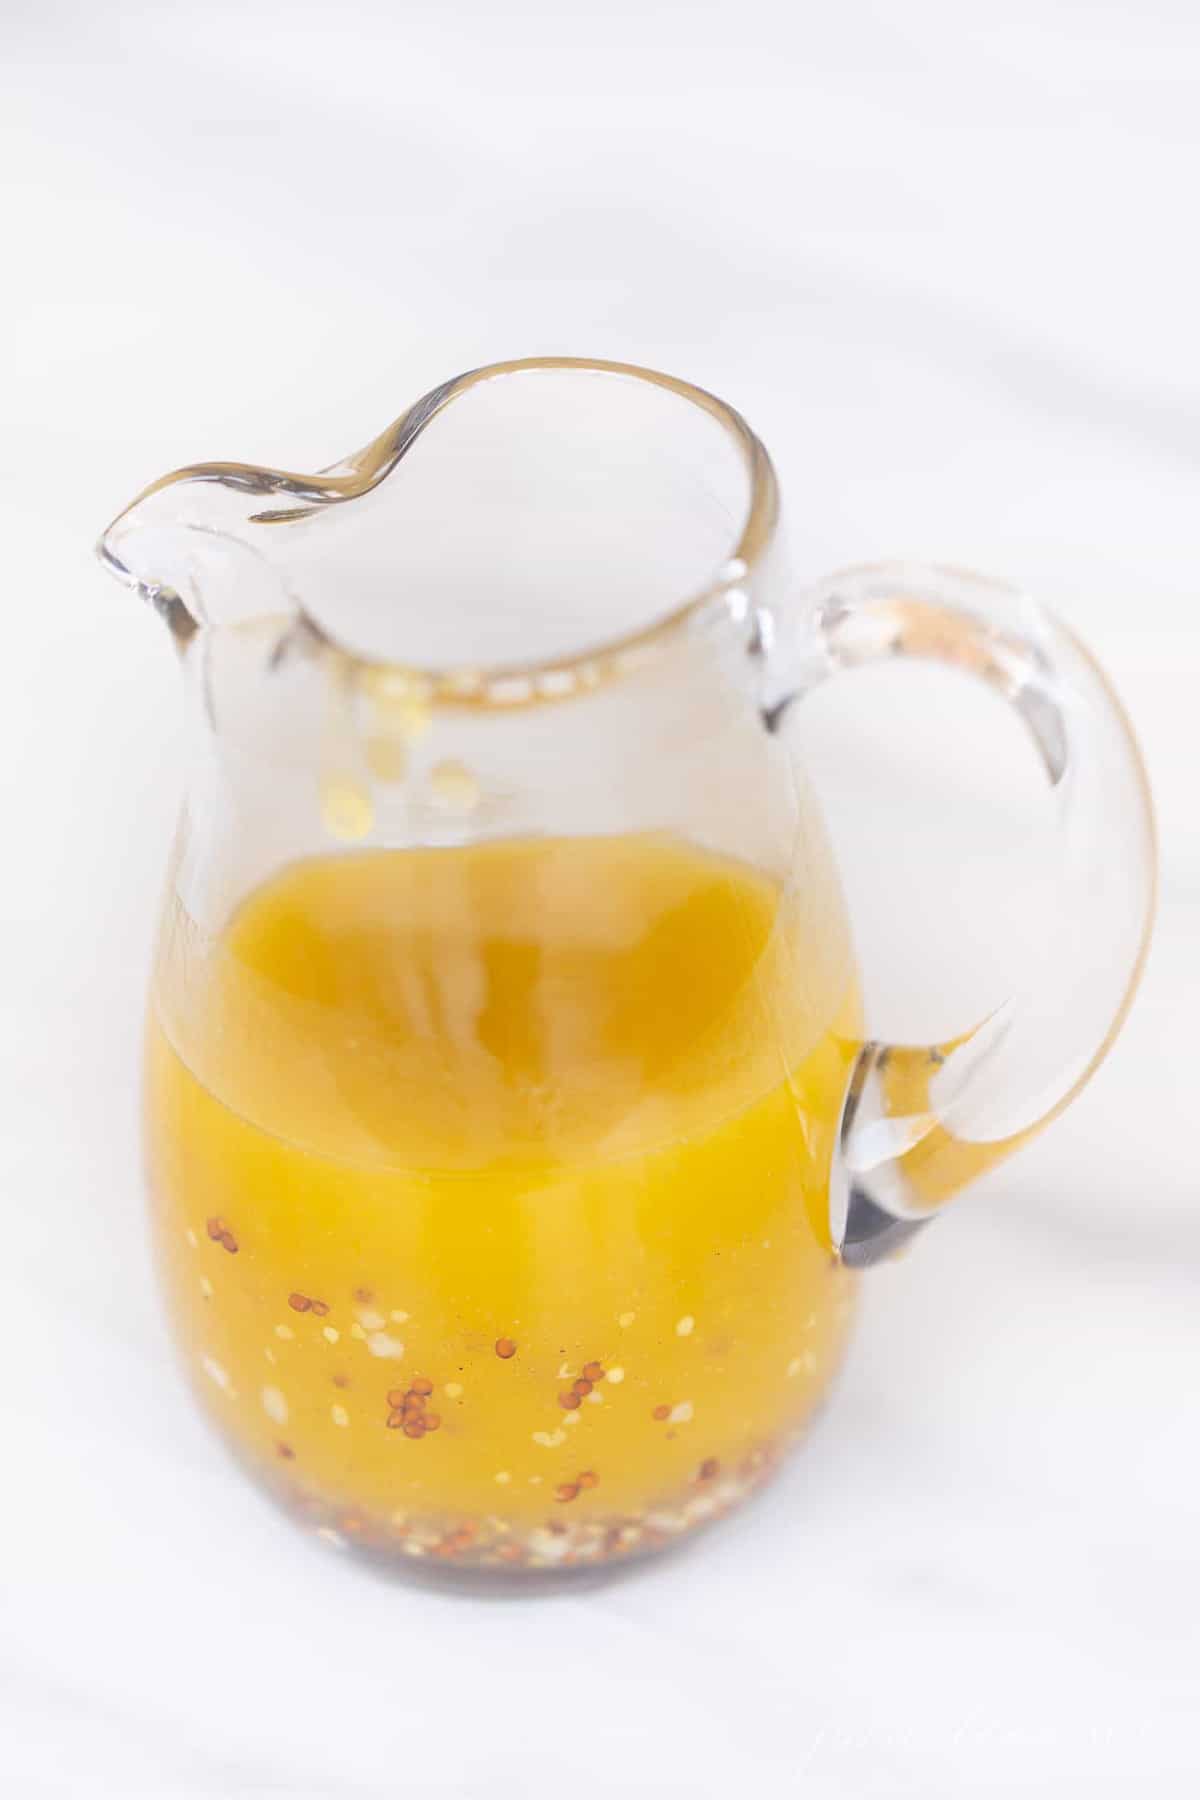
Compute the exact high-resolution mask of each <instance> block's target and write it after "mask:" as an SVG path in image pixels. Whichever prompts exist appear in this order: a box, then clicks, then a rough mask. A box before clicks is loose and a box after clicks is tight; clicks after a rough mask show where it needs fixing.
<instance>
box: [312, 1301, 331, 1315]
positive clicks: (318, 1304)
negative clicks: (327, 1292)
mask: <svg viewBox="0 0 1200 1800" xmlns="http://www.w3.org/2000/svg"><path fill="white" fill-rule="evenodd" d="M309 1305H310V1306H311V1307H312V1309H313V1312H314V1313H315V1314H316V1316H317V1318H318V1319H323V1318H324V1317H325V1314H326V1313H327V1312H328V1311H329V1302H328V1300H310V1301H309Z"/></svg>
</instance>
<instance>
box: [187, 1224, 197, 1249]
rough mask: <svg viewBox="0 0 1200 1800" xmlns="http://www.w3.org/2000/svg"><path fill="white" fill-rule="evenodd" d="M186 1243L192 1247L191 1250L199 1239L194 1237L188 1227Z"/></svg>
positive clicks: (193, 1233)
mask: <svg viewBox="0 0 1200 1800" xmlns="http://www.w3.org/2000/svg"><path fill="white" fill-rule="evenodd" d="M187 1241H188V1243H189V1244H190V1245H191V1246H192V1249H193V1250H194V1249H195V1248H196V1246H197V1245H198V1244H199V1242H200V1239H199V1238H198V1237H197V1236H196V1234H195V1232H194V1231H193V1230H192V1228H191V1226H190V1225H189V1226H188V1228H187Z"/></svg>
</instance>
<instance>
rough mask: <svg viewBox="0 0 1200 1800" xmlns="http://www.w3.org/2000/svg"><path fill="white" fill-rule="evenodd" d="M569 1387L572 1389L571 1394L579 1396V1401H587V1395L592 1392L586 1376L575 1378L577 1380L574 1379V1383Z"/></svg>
mask: <svg viewBox="0 0 1200 1800" xmlns="http://www.w3.org/2000/svg"><path fill="white" fill-rule="evenodd" d="M571 1387H572V1390H573V1392H574V1393H576V1394H578V1395H579V1398H580V1399H581V1400H586V1399H587V1397H588V1395H589V1394H590V1393H591V1391H592V1384H591V1382H590V1381H589V1380H588V1379H587V1377H586V1375H580V1376H578V1377H577V1378H576V1380H574V1381H573V1382H572V1383H571Z"/></svg>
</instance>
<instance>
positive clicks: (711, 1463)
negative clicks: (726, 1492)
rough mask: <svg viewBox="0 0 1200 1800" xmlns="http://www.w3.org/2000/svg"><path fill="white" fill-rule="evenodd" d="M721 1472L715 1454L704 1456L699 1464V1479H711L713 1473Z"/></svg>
mask: <svg viewBox="0 0 1200 1800" xmlns="http://www.w3.org/2000/svg"><path fill="white" fill-rule="evenodd" d="M720 1473H721V1465H720V1463H719V1462H718V1461H717V1459H716V1457H715V1456H706V1457H705V1459H704V1461H703V1462H702V1463H701V1464H700V1479H701V1481H711V1480H712V1478H713V1476H714V1475H719V1474H720Z"/></svg>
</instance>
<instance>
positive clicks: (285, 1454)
mask: <svg viewBox="0 0 1200 1800" xmlns="http://www.w3.org/2000/svg"><path fill="white" fill-rule="evenodd" d="M275 1453H276V1455H277V1456H282V1458H283V1460H284V1461H285V1462H291V1460H292V1458H293V1457H294V1456H295V1454H296V1452H295V1451H294V1450H293V1449H292V1446H291V1445H290V1444H276V1446H275Z"/></svg>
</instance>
